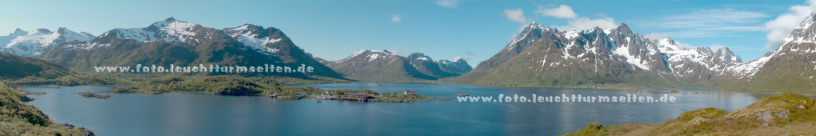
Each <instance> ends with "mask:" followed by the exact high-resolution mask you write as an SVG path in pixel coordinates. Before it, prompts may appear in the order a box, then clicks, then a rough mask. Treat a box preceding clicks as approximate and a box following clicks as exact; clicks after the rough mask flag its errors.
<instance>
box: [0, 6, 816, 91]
mask: <svg viewBox="0 0 816 136" xmlns="http://www.w3.org/2000/svg"><path fill="white" fill-rule="evenodd" d="M814 21H815V19H814V16H813V15H811V16H809V17H807V18H806V19H805V20H804V21H803V22H802V23H801V24H800V26H799V27H797V28H796V29H795V30H793V32H791V34H790V35H788V36H787V37H786V38H785V40H784V41H783V42H782V43H780V45H779V47H778V48H777V49H776V50H775V51H772V52H769V53H767V54H765V55H764V56H762V57H759V58H757V59H754V60H751V61H748V62H743V61H742V59H741V58H739V57H738V56H736V55H734V53H733V52H732V51H731V50H730V49H728V48H726V47H723V48H709V47H686V46H680V45H679V44H678V43H677V42H675V41H674V40H673V39H672V38H670V37H662V38H658V39H650V38H647V37H645V36H644V35H642V34H639V33H636V32H633V31H632V30H631V29H630V28H629V27H628V25H626V24H625V23H622V24H620V25H619V26H618V27H616V28H611V29H601V28H598V27H596V28H594V29H588V30H566V31H561V30H558V29H556V28H552V27H547V26H543V25H539V24H536V23H531V24H530V25H528V26H526V27H525V28H524V29H523V31H522V32H521V33H519V35H517V36H516V37H515V38H514V39H513V40H511V41H510V43H508V44H507V45H505V47H504V48H503V49H502V50H500V51H499V52H498V53H496V54H495V55H494V56H492V57H491V58H489V59H487V60H485V61H482V62H480V63H479V64H478V65H477V66H476V67H475V68H471V67H470V66H469V65H468V63H467V62H466V61H465V60H462V59H456V60H453V61H450V60H439V61H434V60H433V59H431V58H430V57H428V56H426V55H424V54H422V53H413V54H410V55H408V56H399V55H396V54H394V53H392V52H391V51H387V50H363V51H359V52H355V53H354V54H353V55H351V56H349V57H347V58H344V59H341V60H338V61H326V60H323V59H320V58H317V57H314V56H312V55H311V54H308V53H306V52H305V51H304V50H303V49H301V48H299V47H298V46H296V45H295V44H294V42H293V41H291V40H290V39H289V38H288V37H287V36H286V35H285V34H284V33H283V32H282V31H281V30H279V29H277V28H272V27H269V28H264V27H262V26H256V25H252V24H245V25H241V26H238V27H234V28H224V29H215V28H211V27H206V26H203V25H198V24H192V23H187V22H184V21H179V20H176V19H174V18H172V17H171V18H168V19H165V20H162V21H159V22H156V23H153V24H151V25H149V26H147V27H143V28H118V29H113V30H110V31H108V32H105V33H103V34H101V35H99V36H93V35H91V34H88V33H85V32H73V31H70V30H68V29H66V28H60V29H58V30H57V31H56V32H53V31H50V30H47V29H38V30H35V31H31V32H27V31H23V30H19V29H18V30H16V31H15V32H13V33H11V34H10V35H8V36H0V45H6V46H5V48H2V49H0V51H2V52H8V53H12V54H17V55H22V56H33V57H36V58H40V59H44V60H47V61H52V62H56V63H57V64H60V65H63V66H66V67H68V68H71V69H74V70H78V71H91V67H93V66H105V65H110V66H129V65H135V64H155V65H169V64H175V65H189V64H221V65H253V64H265V63H270V62H271V63H275V64H282V65H298V64H306V65H309V66H314V67H315V71H316V72H315V73H308V74H302V73H294V74H289V75H287V74H283V76H292V77H308V76H325V77H332V78H341V79H345V78H348V79H355V80H360V81H368V82H413V81H427V80H441V82H446V83H463V84H475V85H487V86H564V87H597V86H606V85H617V84H627V85H637V86H646V87H707V88H718V89H735V90H757V91H763V90H764V91H768V90H773V89H779V88H783V89H790V90H812V89H816V80H814V79H813V76H814V74H816V58H814V59H811V58H810V55H811V54H813V53H815V52H816V42H814V41H816V28H814V27H813V25H812V24H813V23H814Z"/></svg>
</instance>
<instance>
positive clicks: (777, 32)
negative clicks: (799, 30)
mask: <svg viewBox="0 0 816 136" xmlns="http://www.w3.org/2000/svg"><path fill="white" fill-rule="evenodd" d="M814 9H816V0H808V1H807V2H805V5H795V6H791V7H790V11H788V12H786V13H783V14H782V15H779V16H778V17H776V19H774V20H771V21H768V22H765V29H766V30H767V31H768V35H767V36H766V38H767V39H768V43H766V44H765V47H763V49H775V48H776V47H778V46H779V43H780V42H782V39H785V37H786V36H788V34H790V33H791V31H793V29H796V27H797V26H799V23H801V22H802V20H804V19H805V17H807V16H809V15H810V14H811V13H813V11H814Z"/></svg>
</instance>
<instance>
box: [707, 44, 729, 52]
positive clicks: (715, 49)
mask: <svg viewBox="0 0 816 136" xmlns="http://www.w3.org/2000/svg"><path fill="white" fill-rule="evenodd" d="M708 48H711V50H712V51H719V50H720V49H723V48H725V45H720V44H714V45H711V46H709V47H708Z"/></svg>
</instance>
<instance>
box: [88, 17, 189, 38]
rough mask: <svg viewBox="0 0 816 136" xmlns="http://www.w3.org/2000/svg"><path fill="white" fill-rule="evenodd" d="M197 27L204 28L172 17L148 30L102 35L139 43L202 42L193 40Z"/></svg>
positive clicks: (141, 29) (137, 29) (129, 30)
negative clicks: (158, 41) (157, 41)
mask: <svg viewBox="0 0 816 136" xmlns="http://www.w3.org/2000/svg"><path fill="white" fill-rule="evenodd" d="M197 26H200V27H204V26H201V25H196V24H192V23H188V22H184V21H179V20H176V19H175V18H173V17H170V18H167V19H165V20H162V21H159V22H155V23H153V24H151V25H150V26H148V27H146V28H117V29H114V30H111V31H109V32H107V33H105V34H102V35H103V36H107V35H111V34H113V36H115V37H117V38H122V39H133V40H136V41H139V42H150V41H156V40H162V41H181V42H200V41H197V40H195V39H194V38H193V37H194V36H195V35H196V33H195V31H194V29H196V28H198V27H197Z"/></svg>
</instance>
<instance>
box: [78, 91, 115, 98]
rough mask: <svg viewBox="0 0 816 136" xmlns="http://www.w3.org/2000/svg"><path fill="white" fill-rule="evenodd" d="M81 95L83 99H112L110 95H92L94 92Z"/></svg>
mask: <svg viewBox="0 0 816 136" xmlns="http://www.w3.org/2000/svg"><path fill="white" fill-rule="evenodd" d="M79 95H80V96H82V97H85V98H94V99H108V98H110V95H104V94H96V93H92V92H83V93H79Z"/></svg>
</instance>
